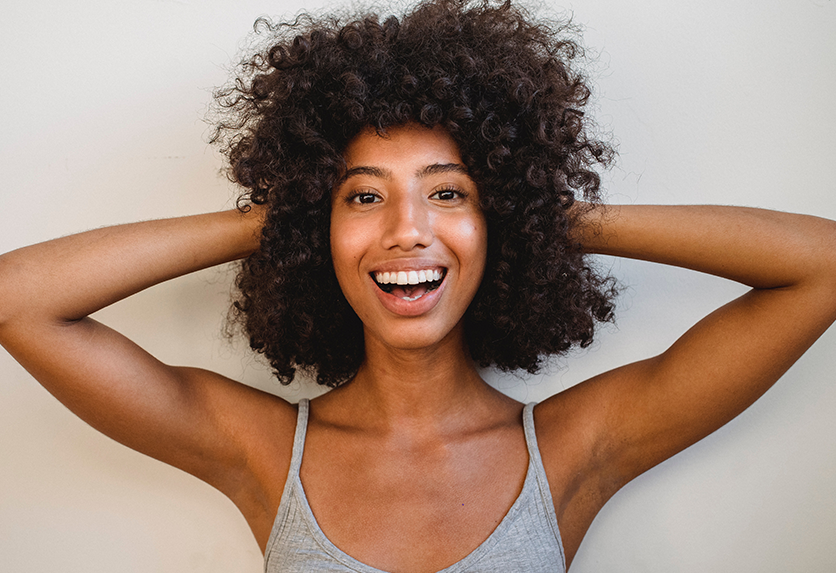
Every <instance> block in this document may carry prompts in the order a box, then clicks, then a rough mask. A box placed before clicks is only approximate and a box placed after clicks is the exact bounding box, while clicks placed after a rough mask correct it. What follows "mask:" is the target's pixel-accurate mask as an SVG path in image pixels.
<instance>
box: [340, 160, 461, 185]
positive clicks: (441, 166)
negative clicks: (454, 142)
mask: <svg viewBox="0 0 836 573" xmlns="http://www.w3.org/2000/svg"><path fill="white" fill-rule="evenodd" d="M440 173H461V174H462V175H468V172H467V168H466V167H465V166H464V165H462V164H461V163H432V164H430V165H427V166H425V167H422V168H421V169H419V170H418V171H417V172H416V173H415V175H416V176H417V177H419V178H423V177H429V176H430V175H438V174H440ZM358 175H369V176H371V177H377V178H378V179H386V180H390V179H392V172H391V171H389V170H388V169H381V168H380V167H372V166H363V165H361V166H359V167H352V168H351V169H349V170H348V171H346V172H345V175H343V176H342V177H340V179H339V180H338V181H337V185H336V187H339V186H340V185H342V184H343V183H344V182H345V181H346V180H348V179H350V178H351V177H357V176H358Z"/></svg>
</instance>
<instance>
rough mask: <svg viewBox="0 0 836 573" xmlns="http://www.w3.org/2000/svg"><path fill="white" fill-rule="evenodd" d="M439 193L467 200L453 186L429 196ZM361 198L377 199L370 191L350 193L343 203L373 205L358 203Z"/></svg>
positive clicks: (465, 194)
mask: <svg viewBox="0 0 836 573" xmlns="http://www.w3.org/2000/svg"><path fill="white" fill-rule="evenodd" d="M441 193H455V194H456V195H458V196H459V197H460V198H461V199H467V193H466V192H464V191H462V190H461V189H459V188H458V187H453V186H448V187H442V188H441V189H436V190H435V191H433V194H432V195H430V197H434V196H435V195H439V194H441ZM363 196H371V197H374V198H376V199H378V198H379V196H378V195H377V194H376V193H372V192H370V191H352V192H351V193H349V194H348V195H346V197H345V202H346V203H347V204H351V203H359V204H361V205H369V204H371V203H374V201H371V202H370V203H363V202H362V201H358V199H357V198H358V197H363Z"/></svg>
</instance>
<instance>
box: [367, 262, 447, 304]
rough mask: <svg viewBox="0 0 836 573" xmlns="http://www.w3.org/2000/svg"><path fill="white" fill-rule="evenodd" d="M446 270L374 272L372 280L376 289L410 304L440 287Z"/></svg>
mask: <svg viewBox="0 0 836 573" xmlns="http://www.w3.org/2000/svg"><path fill="white" fill-rule="evenodd" d="M445 276H447V269H444V268H442V269H425V270H420V271H397V272H376V273H372V278H373V279H374V282H375V283H376V284H377V286H378V288H380V290H382V291H383V292H386V293H389V294H391V295H393V296H396V297H398V298H400V299H403V300H406V301H409V302H412V301H414V300H418V299H419V298H421V297H422V296H424V295H425V294H427V293H428V292H432V291H434V290H435V289H437V288H438V287H440V286H441V283H442V282H444V277H445Z"/></svg>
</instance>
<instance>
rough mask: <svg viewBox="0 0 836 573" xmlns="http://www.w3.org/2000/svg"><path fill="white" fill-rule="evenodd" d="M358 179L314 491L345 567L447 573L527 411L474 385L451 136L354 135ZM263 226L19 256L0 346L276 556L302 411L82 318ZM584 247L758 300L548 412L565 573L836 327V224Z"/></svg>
mask: <svg viewBox="0 0 836 573" xmlns="http://www.w3.org/2000/svg"><path fill="white" fill-rule="evenodd" d="M346 161H347V165H348V168H349V171H348V172H347V173H346V175H347V176H346V177H345V178H344V180H343V181H342V182H341V184H340V186H339V187H338V189H336V190H335V192H334V196H333V209H332V211H333V215H332V251H333V255H334V261H335V268H336V272H337V276H338V279H339V281H340V284H341V286H342V288H343V290H344V292H345V294H346V297H347V298H348V300H349V301H350V302H351V304H352V305H353V306H354V308H355V309H356V310H357V312H358V314H359V315H360V316H361V317H362V319H363V321H364V327H365V328H364V333H365V340H366V348H367V355H366V357H365V361H364V363H363V365H362V367H361V369H360V371H359V372H358V374H357V376H356V378H355V379H354V380H353V381H352V382H351V383H350V384H348V385H346V386H343V387H341V388H338V389H337V390H334V391H332V392H330V393H328V394H326V395H324V396H322V397H321V398H318V399H317V400H315V401H314V402H313V403H312V410H311V420H310V424H309V431H308V438H307V444H306V448H305V456H304V460H303V464H302V470H301V475H302V481H303V483H304V485H305V489H306V492H307V495H308V498H309V501H310V504H311V507H312V509H313V512H314V514H315V515H316V517H317V520H318V521H319V523H320V525H321V527H322V529H323V530H324V532H325V533H326V535H328V536H329V538H330V539H331V540H332V541H333V542H334V543H335V544H336V545H337V546H338V547H340V548H341V549H343V550H344V551H345V552H347V553H349V554H350V555H352V556H354V557H355V558H357V559H359V560H360V561H363V562H365V563H368V564H370V565H373V566H375V567H378V568H381V569H385V570H388V571H393V572H416V573H423V572H430V571H437V570H439V569H441V568H443V567H445V566H448V565H450V564H452V563H454V562H455V561H457V560H459V559H461V558H462V557H464V556H465V555H467V554H468V553H470V552H471V551H472V550H473V549H475V548H476V547H477V546H478V545H479V544H480V543H481V542H482V541H483V540H484V539H485V538H486V537H487V536H488V535H489V534H490V532H491V531H492V530H493V529H494V528H495V526H496V524H497V523H498V522H499V520H501V519H502V517H503V516H504V514H505V513H506V512H507V510H508V508H509V507H510V506H511V504H512V503H513V501H514V499H515V498H516V496H517V495H518V494H519V491H520V489H521V487H522V482H523V479H524V476H525V469H526V465H527V462H528V459H527V453H526V450H525V442H524V437H523V432H522V424H521V411H522V405H521V404H519V403H517V402H515V401H513V400H511V399H509V398H507V397H505V396H503V395H502V394H500V393H498V392H496V391H494V390H493V389H491V388H490V387H489V386H488V385H486V384H485V383H484V382H483V381H482V380H481V378H480V377H479V375H478V372H477V371H476V369H475V368H474V366H473V364H472V361H471V360H470V358H469V356H468V355H467V351H466V347H465V345H464V341H463V330H462V323H461V317H462V315H463V314H464V311H465V309H466V308H467V305H468V304H469V302H470V300H471V299H472V297H473V293H474V292H475V289H476V287H477V286H478V283H479V280H480V278H481V275H482V272H483V269H484V264H485V260H484V259H485V256H484V252H485V228H484V219H483V217H482V214H481V212H479V209H478V189H476V187H475V185H473V182H472V181H471V180H470V179H469V177H467V174H466V173H465V172H462V171H461V170H459V169H457V168H455V166H456V165H457V164H460V157H459V154H458V150H457V149H456V148H455V145H453V144H452V141H451V140H450V138H449V137H448V136H447V135H446V134H445V133H444V132H443V131H439V130H433V131H430V130H426V129H423V128H418V127H415V126H405V127H402V128H396V129H392V130H390V131H389V132H388V133H387V134H386V136H385V137H380V136H378V135H376V134H374V133H372V132H364V133H363V134H361V135H360V136H359V137H358V138H357V139H356V140H355V141H354V142H352V144H351V145H350V147H349V149H348V150H347V152H346ZM438 165H441V166H453V167H446V168H444V169H439V168H438V167H433V166H438ZM442 190H443V192H442ZM358 193H359V194H358ZM260 226H261V213H260V211H259V210H258V209H254V210H253V211H251V212H250V213H248V214H241V213H238V212H226V213H215V214H210V215H199V216H193V217H186V218H181V219H171V220H164V221H150V222H145V223H138V224H133V225H124V226H119V227H111V228H106V229H98V230H95V231H90V232H87V233H82V234H80V235H75V236H71V237H65V238H61V239H57V240H55V241H50V242H47V243H42V244H39V245H34V246H31V247H26V248H24V249H19V250H17V251H13V252H11V253H7V254H5V255H3V256H2V257H0V301H3V302H2V306H0V342H1V343H2V344H3V345H4V346H5V347H6V348H7V349H8V351H9V352H10V353H11V354H12V355H13V356H14V357H15V358H16V359H17V360H18V361H19V362H20V363H21V364H23V366H24V367H26V368H27V369H28V370H29V371H30V372H31V373H32V375H33V376H34V377H35V378H37V379H38V380H39V381H40V382H41V383H42V384H43V385H44V386H45V387H46V388H47V389H48V390H49V391H50V392H52V393H53V394H54V395H55V396H56V397H57V398H58V399H59V400H61V401H62V402H63V403H64V404H66V405H67V406H68V407H69V408H70V409H72V410H73V411H74V412H75V413H76V414H78V415H79V416H80V417H82V418H83V419H85V420H86V421H87V422H89V423H90V424H91V425H93V426H94V427H96V428H98V429H99V430H100V431H102V432H104V433H106V434H108V435H109V436H111V437H113V438H115V439H117V440H119V441H120V442H122V443H124V444H126V445H128V446H129V447H132V448H134V449H136V450H138V451H141V452H144V453H146V454H148V455H151V456H153V457H155V458H157V459H160V460H162V461H165V462H167V463H170V464H172V465H175V466H177V467H179V468H182V469H184V470H186V471H188V472H190V473H192V474H194V475H196V476H197V477H199V478H201V479H203V480H205V481H207V482H209V483H210V484H212V485H214V486H215V487H217V488H218V489H220V490H221V491H222V492H224V493H225V494H226V495H227V496H229V497H230V499H232V500H233V501H234V502H235V503H236V504H237V506H238V507H239V508H240V509H241V511H242V513H243V514H244V516H245V517H246V519H247V521H248V523H249V524H250V527H251V528H252V530H253V533H254V535H255V537H256V540H257V541H258V543H259V545H260V546H261V548H262V549H264V546H265V544H266V541H267V537H268V536H269V532H270V528H271V526H272V521H273V518H274V516H275V513H276V509H277V507H278V505H279V501H280V498H281V492H282V488H283V486H284V482H285V478H286V475H287V470H288V465H289V461H290V453H291V444H292V439H293V430H294V427H295V420H296V409H295V407H294V406H292V405H290V404H288V403H286V402H284V401H283V400H281V399H280V398H277V397H274V396H271V395H267V394H264V393H262V392H259V391H257V390H254V389H252V388H249V387H246V386H243V385H241V384H238V383H236V382H234V381H233V380H229V379H227V378H224V377H222V376H220V375H217V374H214V373H211V372H207V371H203V370H199V369H193V368H182V367H175V366H169V365H166V364H162V363H161V362H159V361H157V360H156V359H154V358H153V357H152V356H150V355H148V354H147V353H145V352H144V351H143V350H142V349H140V348H138V347H137V346H136V345H134V344H133V343H131V342H130V341H129V340H127V339H126V338H124V337H123V336H121V335H120V334H118V333H116V332H114V331H112V330H110V329H108V328H107V327H105V326H103V325H101V324H99V323H97V322H95V321H93V320H92V319H90V318H89V317H88V315H89V314H90V313H92V312H94V311H95V310H97V309H99V308H102V307H104V306H106V305H108V304H111V303H113V302H115V301H117V300H119V299H121V298H124V297H126V296H128V295H130V294H132V293H134V292H137V291H139V290H142V289H143V288H146V287H148V286H151V285H153V284H156V283H158V282H161V281H164V280H168V279H170V278H173V277H176V276H180V275H183V274H186V273H189V272H192V271H195V270H198V269H201V268H205V267H208V266H212V265H216V264H220V263H223V262H226V261H229V260H234V259H236V258H240V257H243V256H246V255H247V254H248V253H250V252H252V251H253V250H254V249H255V248H257V245H258V234H259V229H260ZM575 233H576V236H577V239H578V240H579V241H581V243H582V245H583V246H584V248H585V249H586V250H587V251H589V252H594V253H606V254H610V255H615V256H621V257H630V258H638V259H643V260H648V261H655V262H659V263H664V264H670V265H677V266H682V267H686V268H691V269H695V270H699V271H702V272H707V273H711V274H715V275H717V276H721V277H725V278H728V279H731V280H736V281H738V282H741V283H743V284H746V285H749V286H750V287H751V290H750V291H749V292H748V293H746V294H744V295H743V296H741V297H740V298H738V299H736V300H734V301H732V302H730V303H729V304H727V305H725V306H723V307H721V308H720V309H718V310H716V311H715V312H713V313H712V314H710V315H709V316H707V317H706V318H704V319H703V320H702V321H700V322H699V323H698V324H696V325H695V326H694V327H693V328H692V329H690V330H689V331H688V332H687V333H686V334H684V335H683V336H682V337H681V338H680V339H679V340H677V341H676V342H674V344H673V345H672V346H671V347H670V348H669V349H668V350H666V351H665V352H663V353H662V354H660V355H659V356H655V357H651V358H648V359H647V360H643V361H641V362H637V363H633V364H629V365H626V366H623V367H621V368H618V369H615V370H612V371H610V372H606V373H603V374H601V375H599V376H596V377H594V378H592V379H590V380H588V381H586V382H583V383H581V384H578V385H576V386H574V387H572V388H570V389H569V390H566V391H564V392H561V393H560V394H557V395H555V396H553V397H551V398H549V399H547V400H545V401H544V402H542V403H540V404H539V405H538V406H537V407H536V408H535V426H536V432H537V438H538V442H539V446H540V450H541V453H542V457H543V461H544V465H545V468H546V473H547V476H548V479H549V484H550V487H551V492H552V496H553V499H554V503H555V511H556V514H557V518H558V522H559V523H560V526H561V533H562V536H563V541H564V545H565V549H566V555H567V562H571V560H572V558H573V557H574V555H575V553H576V551H577V549H578V546H579V545H580V543H581V540H582V538H583V536H584V534H585V532H586V530H587V528H588V527H589V525H590V523H591V521H592V519H593V518H594V516H595V515H596V514H597V512H598V511H599V510H600V508H601V507H602V506H603V504H604V503H605V502H606V501H607V500H608V499H609V498H610V497H611V496H612V495H613V494H614V493H615V492H616V491H617V490H618V489H619V488H620V487H621V486H623V485H624V484H625V483H627V482H628V481H629V480H631V479H633V478H634V477H636V476H637V475H639V474H641V473H642V472H644V471H645V470H647V469H648V468H650V467H652V466H654V465H655V464H657V463H659V462H661V461H663V460H664V459H667V458H668V457H670V456H672V455H674V454H675V453H676V452H679V451H681V450H682V449H684V448H686V447H687V446H688V445H690V444H692V443H694V442H695V441H697V440H699V439H700V438H702V437H704V436H705V435H707V434H709V433H711V432H712V431H714V430H715V429H717V428H718V427H720V426H722V425H723V424H724V423H726V422H727V421H729V420H730V419H731V418H733V417H734V416H736V415H737V414H739V413H740V412H741V411H742V410H743V409H745V408H746V407H747V406H748V405H750V404H751V403H752V402H753V401H754V400H756V399H757V398H758V397H759V396H760V395H761V394H762V393H763V392H765V391H766V390H767V389H768V388H769V387H770V386H771V385H772V384H773V383H774V382H775V381H776V380H777V379H778V378H779V377H780V376H781V375H782V374H783V373H784V372H785V371H786V370H787V368H789V366H790V365H791V364H792V363H793V362H794V361H795V360H797V359H798V358H799V357H800V356H801V354H802V353H803V352H804V351H805V350H806V349H807V348H808V347H809V346H810V345H811V344H812V343H813V342H814V341H815V340H816V338H817V337H818V336H819V335H821V333H823V332H824V331H825V330H826V329H827V328H828V326H829V325H830V324H831V323H832V322H833V320H834V319H836V248H834V247H836V224H834V223H833V222H832V221H828V220H824V219H819V218H815V217H808V216H802V215H791V214H785V213H775V212H770V211H763V210H758V209H742V208H729V207H652V206H623V207H621V206H612V207H607V208H596V209H593V210H588V211H587V210H584V215H583V216H582V217H581V218H580V220H579V223H578V225H577V227H576V228H575ZM410 265H416V266H421V265H432V266H439V267H443V268H444V269H445V271H446V273H447V274H446V276H445V279H444V283H443V284H442V287H440V288H439V289H438V291H433V293H430V294H429V295H425V296H427V297H429V298H427V299H426V300H423V301H422V299H419V300H418V301H416V303H417V304H414V305H413V306H410V304H412V303H403V304H402V303H398V302H392V301H390V300H389V299H386V298H385V297H382V295H380V293H379V292H378V291H379V289H378V287H377V285H376V284H375V283H374V281H372V280H371V277H370V274H369V273H373V272H374V271H376V270H390V268H398V267H404V268H407V267H409V266H410ZM376 289H377V290H376ZM410 309H411V310H410ZM416 309H417V310H416ZM413 311H414V312H413ZM410 313H412V314H410ZM358 531H359V532H362V535H358V534H357V532H358ZM430 531H432V532H433V533H432V534H429V533H428V532H430ZM405 540H407V541H405Z"/></svg>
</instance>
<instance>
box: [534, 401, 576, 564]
mask: <svg viewBox="0 0 836 573" xmlns="http://www.w3.org/2000/svg"><path fill="white" fill-rule="evenodd" d="M534 406H535V403H534V402H529V403H528V404H526V405H525V408H523V428H524V430H525V443H526V446H527V447H528V460H529V461H528V468H529V471H533V472H534V477H535V478H536V479H537V489H538V493H539V494H540V501H541V503H542V504H543V506H544V508H546V520H547V521H548V523H549V526H551V529H552V533H553V534H554V537H555V539H556V540H557V541H558V544H559V546H560V553H561V557H563V559H564V561H563V563H564V565H563V567H564V569H563V570H564V571H565V567H566V561H565V559H566V558H565V556H564V555H563V541H562V539H561V537H560V528H559V527H558V525H557V515H555V512H554V500H553V499H552V492H551V489H550V488H549V480H548V478H547V477H546V468H545V467H543V458H542V457H540V447H539V446H538V445H537V434H536V433H535V431H534Z"/></svg>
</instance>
